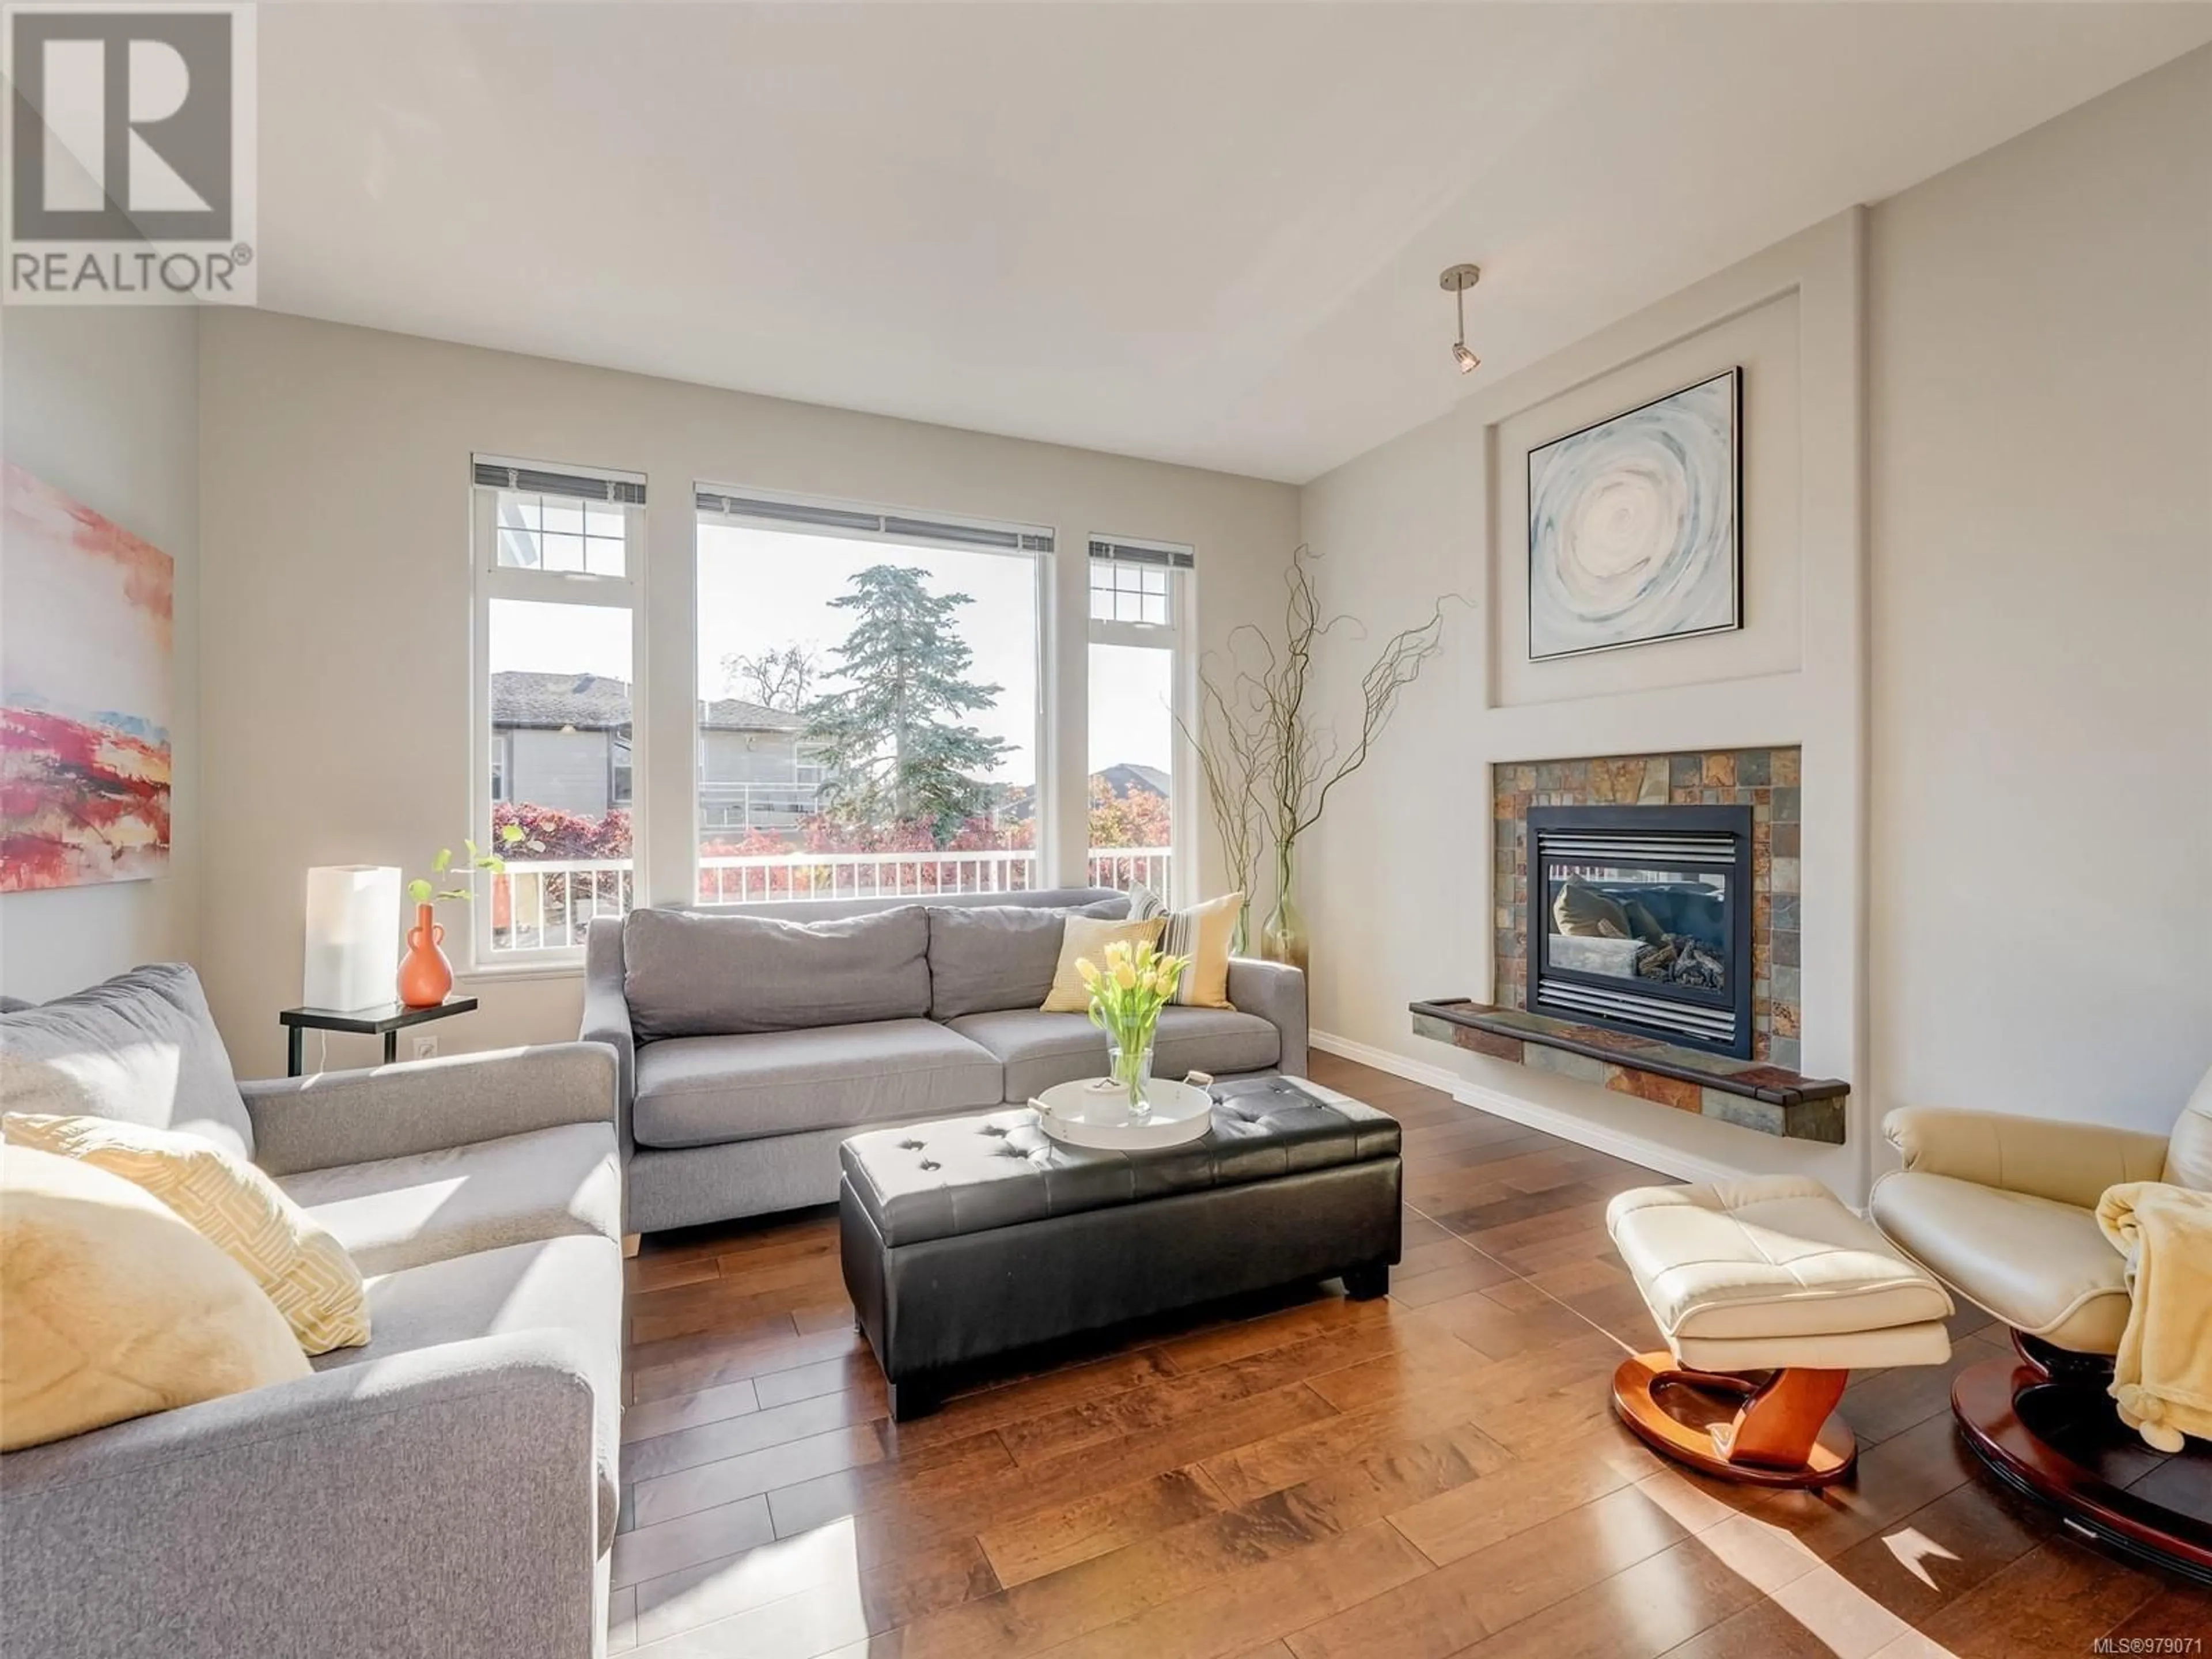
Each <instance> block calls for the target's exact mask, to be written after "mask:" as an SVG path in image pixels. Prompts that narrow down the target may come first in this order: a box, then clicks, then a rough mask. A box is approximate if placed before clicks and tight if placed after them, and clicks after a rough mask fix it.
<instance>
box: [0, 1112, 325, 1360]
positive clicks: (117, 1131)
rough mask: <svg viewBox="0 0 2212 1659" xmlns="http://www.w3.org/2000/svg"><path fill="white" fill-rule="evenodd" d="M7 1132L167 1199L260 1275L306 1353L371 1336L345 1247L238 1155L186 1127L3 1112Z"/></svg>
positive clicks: (1, 1129) (1, 1133)
mask: <svg viewBox="0 0 2212 1659" xmlns="http://www.w3.org/2000/svg"><path fill="white" fill-rule="evenodd" d="M0 1138H4V1139H6V1141H7V1143H8V1144H9V1146H23V1147H27V1148H30V1149H31V1150H33V1151H36V1152H51V1153H53V1154H55V1155H57V1156H58V1157H62V1158H76V1159H77V1160H78V1161H79V1162H81V1163H84V1164H91V1165H93V1166H94V1167H95V1168H97V1169H101V1170H106V1171H107V1172H108V1173H109V1174H110V1175H116V1176H122V1177H123V1179H124V1180H125V1181H128V1182H131V1184H132V1185H133V1186H136V1187H138V1188H143V1190H145V1191H146V1192H148V1193H149V1194H152V1195H153V1196H154V1197H155V1198H157V1199H159V1200H161V1202H162V1203H164V1204H166V1205H167V1206H169V1208H170V1209H172V1210H173V1211H174V1212H176V1213H177V1215H178V1216H179V1218H181V1219H183V1220H184V1221H185V1223H186V1224H188V1225H190V1226H191V1228H192V1230H193V1231H195V1232H197V1233H198V1234H199V1235H200V1236H201V1237H204V1238H205V1239H207V1240H208V1241H209V1242H210V1243H212V1244H214V1245H216V1246H217V1247H218V1248H219V1249H222V1252H223V1254H224V1255H228V1257H230V1259H231V1260H232V1261H235V1262H236V1263H238V1265H239V1266H240V1267H243V1268H245V1269H246V1272H247V1273H249V1274H251V1275H252V1278H253V1281H254V1283H256V1284H257V1285H260V1287H261V1289H262V1291H264V1293H265V1294H266V1295H267V1296H268V1297H269V1299H270V1301H271V1302H273V1303H274V1304H276V1311H277V1312H278V1313H280V1314H282V1315H283V1316H284V1322H285V1323H286V1324H288V1325H289V1326H290V1327H291V1328H292V1334H293V1335H294V1337H295V1338H296V1339H297V1340H298V1341H299V1344H300V1346H301V1349H303V1350H304V1351H305V1352H308V1353H311V1354H313V1353H327V1352H330V1351H331V1349H332V1348H357V1347H359V1346H361V1345H362V1344H363V1343H365V1342H367V1341H368V1295H367V1293H366V1292H365V1291H363V1289H362V1282H361V1270H360V1269H359V1268H358V1267H355V1266H354V1262H353V1258H352V1257H351V1256H349V1255H347V1254H346V1250H345V1246H343V1244H341V1243H338V1242H337V1240H336V1239H335V1238H332V1237H331V1236H330V1234H328V1233H327V1232H325V1231H323V1229H322V1228H321V1227H319V1225H316V1223H315V1220H314V1218H313V1217H312V1216H310V1215H309V1214H308V1213H307V1212H306V1211H305V1210H303V1209H301V1207H300V1206H299V1205H298V1204H297V1203H296V1202H295V1200H293V1199H292V1197H291V1195H290V1194H288V1193H286V1192H285V1191H284V1190H283V1188H281V1187H279V1186H277V1184H276V1182H273V1181H271V1180H270V1178H269V1176H267V1175H266V1174H264V1172H263V1171H262V1170H258V1169H256V1168H255V1167H254V1166H253V1165H252V1164H248V1163H247V1162H246V1160H245V1159H244V1158H240V1157H239V1156H238V1155H237V1154H236V1153H235V1152H229V1151H228V1150H226V1149H225V1148H223V1147H221V1146H216V1144H215V1143H214V1142H213V1141H211V1140H209V1139H204V1138H203V1137H202V1136H199V1135H196V1134H191V1133H185V1131H183V1130H179V1129H154V1128H149V1127H146V1126H144V1125H143V1124H138V1123H124V1122H119V1121H116V1120H115V1119H112V1118H105V1117H48V1116H44V1115H38V1114H35V1113H30V1112H9V1113H8V1114H7V1115H5V1116H0Z"/></svg>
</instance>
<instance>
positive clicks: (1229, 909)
mask: <svg viewBox="0 0 2212 1659" xmlns="http://www.w3.org/2000/svg"><path fill="white" fill-rule="evenodd" d="M1243 908H1244V895H1243V894H1242V893H1231V894H1228V895H1226V896H1224V897H1221V898H1215V899H1208V900H1206V902H1205V903H1203V904H1194V905H1193V906H1191V908H1189V909H1188V910H1170V909H1169V908H1168V907H1167V904H1166V902H1165V901H1164V900H1163V899H1162V898H1161V897H1160V896H1159V895H1158V893H1155V892H1154V891H1152V889H1151V888H1149V887H1147V886H1146V885H1145V884H1143V883H1141V882H1139V884H1137V885H1135V886H1134V887H1132V888H1131V889H1130V890H1129V915H1130V916H1131V917H1132V918H1133V919H1149V918H1152V917H1156V916H1157V917H1164V918H1165V919H1166V921H1167V926H1166V927H1164V928H1163V929H1161V931H1160V953H1161V954H1162V955H1163V956H1170V957H1189V958H1190V966H1189V967H1188V968H1187V969H1184V970H1183V975H1182V983H1181V984H1179V985H1177V986H1176V994H1175V998H1174V1000H1175V1002H1176V1004H1177V1005H1178V1006H1182V1007H1185V1008H1233V1007H1235V1006H1237V1005H1236V1004H1234V1003H1232V1002H1231V1001H1230V1000H1229V938H1230V935H1231V934H1232V933H1235V932H1236V931H1237V912H1238V911H1239V910H1241V909H1243Z"/></svg>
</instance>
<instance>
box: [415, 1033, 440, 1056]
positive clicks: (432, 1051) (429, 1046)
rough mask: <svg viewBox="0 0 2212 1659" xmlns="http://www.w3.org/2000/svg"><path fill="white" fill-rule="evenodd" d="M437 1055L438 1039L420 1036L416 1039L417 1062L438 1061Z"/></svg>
mask: <svg viewBox="0 0 2212 1659" xmlns="http://www.w3.org/2000/svg"><path fill="white" fill-rule="evenodd" d="M437 1055H438V1039H437V1038H435V1037H434V1036H418V1037H416V1039H415V1058H416V1059H417V1060H435V1059H436V1058H437Z"/></svg>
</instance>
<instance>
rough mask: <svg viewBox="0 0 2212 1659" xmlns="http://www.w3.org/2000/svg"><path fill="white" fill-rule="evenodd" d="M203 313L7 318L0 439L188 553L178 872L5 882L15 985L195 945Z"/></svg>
mask: <svg viewBox="0 0 2212 1659" xmlns="http://www.w3.org/2000/svg"><path fill="white" fill-rule="evenodd" d="M194 327H195V322H194V317H193V313H191V311H190V310H188V309H185V308H183V307H106V308H100V309H91V308H64V307H35V308H33V307H9V310H8V312H7V315H6V319H5V323H4V325H0V421H4V435H0V453H4V454H5V455H6V457H7V458H8V459H9V460H11V461H14V462H15V463H16V464H17V465H21V466H23V467H27V468H28V469H29V470H30V471H33V472H34V473H36V474H37V475H38V476H39V477H42V478H44V479H45V480H46V482H47V483H52V484H53V485H55V486H56V487H57V488H58V489H63V490H65V491H66V492H68V493H69V494H70V495H72V496H74V497H76V499H77V500H78V501H82V502H84V503H85V504H86V505H87V506H88V507H94V508H96V509H98V510H99V511H100V513H104V514H106V516H107V517H108V518H110V519H112V520H114V521H115V522H116V523H117V524H119V525H121V526H123V527H124V528H125V529H126V530H128V531H131V532H133V533H134V534H136V535H138V536H142V537H143V538H145V539H146V540H148V541H149V542H151V543H153V544H154V545H155V546H156V547H158V548H160V549H161V550H162V551H163V552H165V553H167V554H168V555H169V556H170V557H171V558H173V559H174V560H175V561H176V591H175V606H176V610H175V631H174V635H173V639H174V642H175V679H174V682H173V685H172V687H171V693H170V710H171V716H172V718H171V724H170V732H169V738H170V745H171V754H170V765H171V787H172V794H171V798H170V811H171V817H170V854H169V869H168V873H167V875H166V876H163V877H161V878H160V879H158V880H155V881H127V882H111V883H106V884H102V885H100V886H96V887H68V888H57V889H53V890H48V891H45V892H37V893H9V894H7V895H4V896H0V991H4V992H6V993H7V994H9V995H11V996H20V997H30V998H34V999H38V1000H44V999H46V998H47V997H53V996H59V995H61V994H63V993H64V992H65V991H71V990H75V989H76V988H77V987H80V986H82V985H88V984H90V983H91V982H92V981H94V980H98V979H102V978H105V977H106V975H110V974H114V973H119V972H121V971H122V970H123V969H125V968H129V967H131V965H133V964H134V963H141V962H155V961H164V960H168V961H174V960H179V959H188V958H190V957H192V956H193V955H194V953H195V952H196V951H197V946H198V943H199V890H200V888H199V871H200V813H199V775H200V774H199V721H198V708H199V680H198V670H199V634H198V620H199V603H198V590H199V451H198V442H197V436H196V428H197V399H198V378H199V365H198V356H197V347H196V345H195V344H194ZM4 603H6V596H5V595H4V594H0V604H4Z"/></svg>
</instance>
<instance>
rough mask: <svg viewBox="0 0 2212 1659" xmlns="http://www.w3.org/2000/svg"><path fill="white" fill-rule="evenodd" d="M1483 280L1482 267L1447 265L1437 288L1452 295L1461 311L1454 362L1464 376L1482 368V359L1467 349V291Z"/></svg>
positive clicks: (1453, 353) (1453, 345) (1454, 343)
mask: <svg viewBox="0 0 2212 1659" xmlns="http://www.w3.org/2000/svg"><path fill="white" fill-rule="evenodd" d="M1481 280H1482V267H1481V266H1480V265H1468V264H1459V265H1446V266H1445V267H1444V269H1443V275H1442V276H1438V277H1437V287H1438V288H1441V289H1444V290H1445V291H1446V292H1448V293H1449V294H1450V295H1451V296H1452V303H1453V304H1454V305H1455V306H1456V307H1458V310H1459V338H1458V339H1456V340H1455V341H1454V342H1453V343H1452V362H1455V363H1457V364H1458V365H1459V372H1460V373H1461V374H1474V371H1475V370H1476V369H1478V368H1481V367H1482V359H1481V358H1480V357H1478V356H1475V355H1474V353H1473V352H1472V351H1469V350H1468V349H1467V291H1468V289H1471V288H1473V287H1474V285H1475V284H1476V283H1479V282H1480V281H1481Z"/></svg>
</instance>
